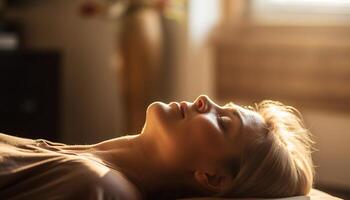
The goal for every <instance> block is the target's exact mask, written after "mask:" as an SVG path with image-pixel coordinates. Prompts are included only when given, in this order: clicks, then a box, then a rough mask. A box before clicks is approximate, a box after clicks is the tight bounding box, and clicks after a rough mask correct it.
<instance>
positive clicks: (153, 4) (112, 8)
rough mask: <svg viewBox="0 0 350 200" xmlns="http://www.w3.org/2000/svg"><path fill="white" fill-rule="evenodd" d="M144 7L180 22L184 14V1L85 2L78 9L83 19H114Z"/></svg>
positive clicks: (106, 0) (124, 0)
mask: <svg viewBox="0 0 350 200" xmlns="http://www.w3.org/2000/svg"><path fill="white" fill-rule="evenodd" d="M146 7H148V8H153V9H155V10H157V11H158V12H159V13H160V14H161V15H162V16H164V17H166V18H168V19H171V20H176V21H182V19H183V18H184V17H185V13H186V12H185V10H186V0H86V1H85V2H83V3H82V5H81V7H80V13H81V14H82V16H85V17H93V16H104V17H107V18H112V19H116V18H119V17H121V16H124V15H127V14H128V13H129V12H132V11H133V10H135V9H138V8H146Z"/></svg>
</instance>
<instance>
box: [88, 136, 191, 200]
mask: <svg viewBox="0 0 350 200" xmlns="http://www.w3.org/2000/svg"><path fill="white" fill-rule="evenodd" d="M93 149H94V150H93V153H92V154H93V155H94V156H96V157H97V158H99V159H101V160H102V161H103V162H105V163H107V164H108V165H109V166H110V167H111V168H114V169H116V170H117V171H119V172H121V173H123V174H124V175H125V176H126V177H127V178H128V179H129V180H130V181H131V182H132V183H133V184H135V185H136V187H138V189H139V190H140V192H141V193H142V195H143V196H144V197H145V199H152V198H153V197H157V198H158V199H159V195H162V194H177V195H176V196H183V194H178V192H176V191H183V192H184V191H185V190H184V188H179V187H180V186H182V185H184V180H181V179H180V178H179V177H185V176H184V174H182V175H181V174H180V173H179V172H176V173H174V172H173V170H170V169H169V168H167V167H166V166H165V165H164V164H163V163H161V160H160V159H159V156H158V155H157V152H158V151H157V149H156V145H155V143H154V142H153V141H151V140H148V139H147V137H145V136H144V135H143V134H139V135H133V136H125V137H120V138H116V139H112V140H108V141H104V142H101V143H98V144H96V145H94V148H93ZM164 198H169V197H168V196H166V197H164Z"/></svg>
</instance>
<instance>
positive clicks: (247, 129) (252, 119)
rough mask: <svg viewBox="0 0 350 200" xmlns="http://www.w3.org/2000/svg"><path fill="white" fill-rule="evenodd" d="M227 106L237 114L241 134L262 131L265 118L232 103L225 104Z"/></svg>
mask: <svg viewBox="0 0 350 200" xmlns="http://www.w3.org/2000/svg"><path fill="white" fill-rule="evenodd" d="M227 106H228V107H231V108H232V109H234V110H235V111H236V114H237V115H238V116H239V118H240V120H241V134H243V135H246V134H252V133H258V132H262V130H263V129H264V127H265V120H264V118H263V117H262V116H261V115H260V114H259V113H257V112H255V111H253V110H250V109H247V108H243V107H242V106H239V105H236V104H233V103H230V104H227Z"/></svg>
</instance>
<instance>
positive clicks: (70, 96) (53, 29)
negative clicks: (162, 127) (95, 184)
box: [10, 0, 123, 143]
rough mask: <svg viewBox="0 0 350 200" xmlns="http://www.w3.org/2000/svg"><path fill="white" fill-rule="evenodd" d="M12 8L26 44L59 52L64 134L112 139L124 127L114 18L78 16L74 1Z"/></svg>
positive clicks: (83, 139)
mask: <svg viewBox="0 0 350 200" xmlns="http://www.w3.org/2000/svg"><path fill="white" fill-rule="evenodd" d="M37 2H38V3H36V4H34V5H35V6H31V5H29V6H26V7H23V8H18V9H16V10H13V11H12V12H11V13H10V15H11V16H12V17H13V18H17V19H20V21H21V23H23V26H24V34H25V35H24V39H25V42H26V44H27V46H28V47H31V48H41V49H46V48H49V49H51V48H52V49H58V50H60V51H61V53H62V66H61V67H62V68H61V70H62V74H61V79H62V83H61V86H62V95H61V96H62V116H61V119H62V130H61V132H62V135H63V140H64V141H65V142H69V143H90V142H95V141H100V140H101V139H105V138H110V137H115V136H117V135H118V133H121V131H122V130H123V120H122V109H121V108H120V106H119V105H120V99H119V97H118V91H119V90H118V83H117V78H116V74H117V72H116V68H115V67H113V65H112V61H113V56H114V45H115V43H114V42H115V41H114V37H115V35H114V31H113V28H115V27H114V26H113V22H112V21H108V20H106V19H101V18H100V19H99V18H94V19H86V18H82V17H80V16H79V7H78V6H79V3H80V2H81V1H78V0H60V1H37Z"/></svg>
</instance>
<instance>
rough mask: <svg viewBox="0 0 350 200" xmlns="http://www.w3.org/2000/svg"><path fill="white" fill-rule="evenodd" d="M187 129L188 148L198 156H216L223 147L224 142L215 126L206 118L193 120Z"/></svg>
mask: <svg viewBox="0 0 350 200" xmlns="http://www.w3.org/2000/svg"><path fill="white" fill-rule="evenodd" d="M189 125H190V126H189V127H187V131H188V138H187V139H188V140H187V141H186V142H187V146H188V148H190V149H192V151H195V152H196V153H197V154H198V156H201V155H203V156H204V157H208V156H210V157H211V156H216V155H217V154H219V152H220V151H221V149H222V147H223V146H224V141H223V137H222V133H221V132H220V129H219V128H218V127H217V124H216V123H215V122H213V121H212V119H209V118H207V117H198V118H194V119H193V121H192V122H191V123H190V124H189Z"/></svg>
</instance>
